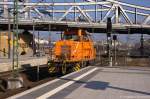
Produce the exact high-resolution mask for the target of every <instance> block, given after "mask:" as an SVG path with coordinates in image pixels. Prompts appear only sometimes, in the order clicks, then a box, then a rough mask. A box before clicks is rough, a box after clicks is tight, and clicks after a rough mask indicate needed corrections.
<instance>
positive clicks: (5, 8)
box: [3, 0, 8, 18]
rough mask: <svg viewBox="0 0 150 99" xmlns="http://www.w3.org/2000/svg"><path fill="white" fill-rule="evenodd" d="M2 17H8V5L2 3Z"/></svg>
mask: <svg viewBox="0 0 150 99" xmlns="http://www.w3.org/2000/svg"><path fill="white" fill-rule="evenodd" d="M7 1H8V0H3V2H7ZM3 8H4V18H8V6H7V5H4V6H3Z"/></svg>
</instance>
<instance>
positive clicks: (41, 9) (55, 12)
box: [0, 0, 150, 33]
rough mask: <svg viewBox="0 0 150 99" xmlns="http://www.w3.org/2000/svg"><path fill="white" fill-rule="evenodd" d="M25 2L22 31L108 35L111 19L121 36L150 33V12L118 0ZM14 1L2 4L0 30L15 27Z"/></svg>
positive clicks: (6, 1)
mask: <svg viewBox="0 0 150 99" xmlns="http://www.w3.org/2000/svg"><path fill="white" fill-rule="evenodd" d="M69 1H70V0H62V1H61V2H56V0H47V1H46V0H37V2H29V0H24V1H23V2H19V3H18V10H19V20H18V23H19V28H20V29H28V30H32V28H33V25H35V29H37V30H45V31H47V30H48V27H49V25H51V29H52V30H58V31H59V30H63V29H65V28H66V27H68V28H84V29H87V30H89V31H93V32H97V33H101V32H106V20H107V17H111V19H112V23H113V30H114V31H115V32H117V33H127V31H128V30H130V33H150V8H149V7H144V6H138V5H134V4H128V3H124V2H119V1H116V0H80V1H79V0H73V1H72V2H69ZM13 16H14V15H13V1H12V0H4V1H3V2H0V27H1V29H7V25H8V24H9V23H10V24H13Z"/></svg>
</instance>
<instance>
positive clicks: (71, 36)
mask: <svg viewBox="0 0 150 99" xmlns="http://www.w3.org/2000/svg"><path fill="white" fill-rule="evenodd" d="M63 39H64V40H74V41H79V36H78V35H76V34H64V37H63Z"/></svg>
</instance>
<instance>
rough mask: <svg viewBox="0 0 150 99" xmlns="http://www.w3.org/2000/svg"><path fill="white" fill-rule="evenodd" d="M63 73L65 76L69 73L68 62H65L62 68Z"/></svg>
mask: <svg viewBox="0 0 150 99" xmlns="http://www.w3.org/2000/svg"><path fill="white" fill-rule="evenodd" d="M61 72H62V74H63V75H65V74H66V72H67V64H66V62H63V65H62V67H61Z"/></svg>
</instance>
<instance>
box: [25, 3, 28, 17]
mask: <svg viewBox="0 0 150 99" xmlns="http://www.w3.org/2000/svg"><path fill="white" fill-rule="evenodd" d="M28 2H29V0H25V3H28ZM28 18H29V12H28V11H27V12H25V19H28Z"/></svg>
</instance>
